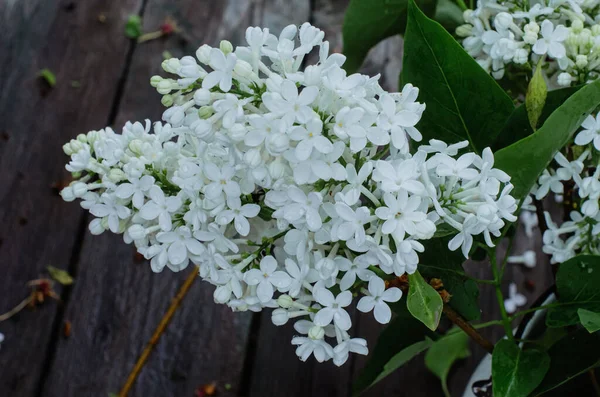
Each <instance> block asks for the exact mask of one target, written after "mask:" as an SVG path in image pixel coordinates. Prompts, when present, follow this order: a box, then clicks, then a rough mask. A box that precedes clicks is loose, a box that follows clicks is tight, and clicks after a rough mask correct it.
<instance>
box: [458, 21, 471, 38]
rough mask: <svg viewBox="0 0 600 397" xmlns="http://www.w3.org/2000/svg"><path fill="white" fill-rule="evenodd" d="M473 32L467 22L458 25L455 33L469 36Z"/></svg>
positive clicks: (459, 35)
mask: <svg viewBox="0 0 600 397" xmlns="http://www.w3.org/2000/svg"><path fill="white" fill-rule="evenodd" d="M472 32H473V26H472V25H469V24H465V25H460V26H459V27H457V28H456V35H457V36H458V37H469V36H471V33H472Z"/></svg>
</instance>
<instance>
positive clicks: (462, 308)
mask: <svg viewBox="0 0 600 397" xmlns="http://www.w3.org/2000/svg"><path fill="white" fill-rule="evenodd" d="M448 240H449V238H432V239H430V240H427V241H423V245H424V246H425V251H424V252H423V253H421V254H420V255H419V269H420V272H421V274H422V275H423V276H425V277H427V278H429V279H431V278H439V279H441V280H442V282H443V283H444V288H445V289H446V291H448V292H449V293H450V295H452V297H451V298H450V302H449V305H450V306H451V307H452V308H453V309H454V310H456V311H457V312H458V313H459V314H460V315H461V316H463V317H464V318H465V319H466V320H467V321H473V320H478V319H479V318H480V316H481V310H480V309H479V287H478V286H477V283H475V281H473V280H471V279H469V278H468V277H467V275H466V273H465V271H464V269H463V266H462V264H463V262H464V260H465V258H464V256H463V255H462V254H461V252H460V251H450V250H449V249H448Z"/></svg>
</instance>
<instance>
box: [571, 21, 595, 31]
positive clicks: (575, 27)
mask: <svg viewBox="0 0 600 397" xmlns="http://www.w3.org/2000/svg"><path fill="white" fill-rule="evenodd" d="M596 26H597V25H596ZM571 29H573V33H579V32H581V30H582V29H583V21H581V20H579V19H576V20H574V21H573V22H572V23H571Z"/></svg>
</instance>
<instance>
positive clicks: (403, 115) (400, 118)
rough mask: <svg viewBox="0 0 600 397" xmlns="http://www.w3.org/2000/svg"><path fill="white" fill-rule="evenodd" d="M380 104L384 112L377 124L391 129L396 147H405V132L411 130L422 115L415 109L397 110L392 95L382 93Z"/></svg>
mask: <svg viewBox="0 0 600 397" xmlns="http://www.w3.org/2000/svg"><path fill="white" fill-rule="evenodd" d="M379 105H380V106H381V110H382V112H381V114H380V115H379V118H378V119H377V125H378V126H379V127H381V128H383V129H384V130H389V131H390V133H391V137H392V144H393V145H394V147H395V148H396V149H403V148H404V147H405V146H406V144H407V140H406V135H405V134H406V133H407V132H408V131H409V130H408V128H410V127H414V126H415V125H416V124H417V123H418V122H419V119H420V118H421V115H420V114H419V113H417V112H415V111H414V110H408V109H401V110H396V102H395V101H394V99H393V98H392V97H391V96H390V95H382V96H381V98H379ZM411 131H412V130H411ZM417 137H418V136H417ZM413 139H415V138H414V137H413Z"/></svg>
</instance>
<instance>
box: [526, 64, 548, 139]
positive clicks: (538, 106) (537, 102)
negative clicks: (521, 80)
mask: <svg viewBox="0 0 600 397" xmlns="http://www.w3.org/2000/svg"><path fill="white" fill-rule="evenodd" d="M543 59H544V58H542V60H540V62H539V63H538V65H537V68H536V69H535V73H534V74H533V77H532V79H531V81H530V82H529V86H528V87H527V95H526V96H525V108H526V109H527V115H528V116H529V125H531V128H532V129H533V130H534V131H535V129H536V127H537V124H538V120H539V119H540V116H541V115H542V110H543V109H544V105H545V104H546V97H547V96H548V86H547V85H546V80H545V79H544V74H543V73H542V63H543Z"/></svg>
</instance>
